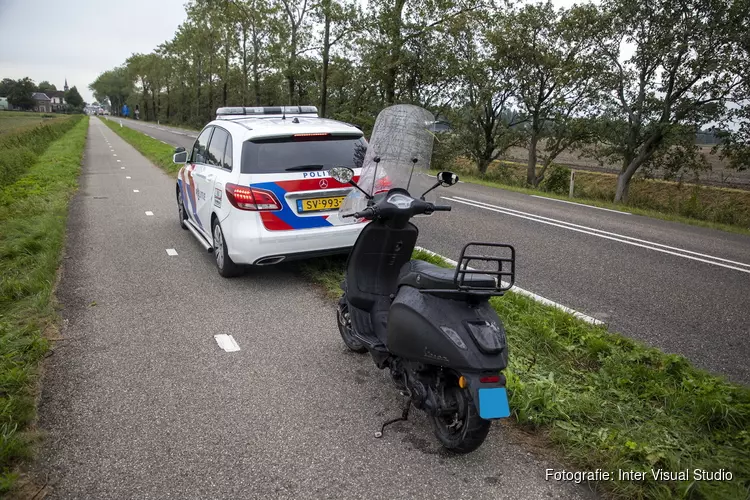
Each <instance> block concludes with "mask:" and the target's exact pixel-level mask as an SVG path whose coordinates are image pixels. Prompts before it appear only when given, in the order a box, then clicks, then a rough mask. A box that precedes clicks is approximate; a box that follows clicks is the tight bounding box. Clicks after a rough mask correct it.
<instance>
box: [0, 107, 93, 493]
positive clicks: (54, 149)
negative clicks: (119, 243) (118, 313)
mask: <svg viewBox="0 0 750 500" xmlns="http://www.w3.org/2000/svg"><path fill="white" fill-rule="evenodd" d="M82 118H83V117H81V116H77V117H75V118H73V119H72V120H73V121H74V126H73V127H72V129H71V130H69V131H68V132H67V133H65V134H64V135H62V134H61V136H60V137H59V138H58V139H57V140H55V141H54V142H52V141H50V142H51V145H49V147H46V145H43V146H42V147H43V150H42V151H39V153H41V156H39V157H38V159H37V161H35V162H34V163H33V165H31V167H30V168H29V169H28V170H26V171H24V172H23V174H22V175H21V176H20V177H19V178H18V180H16V181H15V182H14V183H12V184H8V185H5V186H0V227H2V228H3V229H2V232H0V276H2V278H0V493H2V492H6V491H8V490H9V489H10V488H11V487H12V485H13V483H14V481H15V479H16V474H15V472H14V467H15V465H16V464H17V463H18V462H19V460H21V459H23V458H26V457H28V456H29V455H30V452H31V451H30V450H31V447H30V445H31V442H32V440H33V434H32V433H30V432H26V431H27V428H28V426H29V424H31V423H32V422H33V420H34V418H35V413H36V405H35V397H36V381H37V376H38V363H39V361H40V360H41V359H42V357H43V356H44V354H45V353H46V352H47V348H48V338H54V336H55V335H54V333H55V332H56V331H57V327H56V322H57V315H56V312H55V299H54V296H53V290H54V286H55V282H56V274H57V269H58V266H59V264H60V259H61V254H62V248H63V242H64V238H65V227H66V220H67V214H68V201H69V199H70V197H71V196H72V194H73V192H74V191H75V189H76V186H77V178H78V172H79V170H80V166H81V157H82V155H83V147H84V143H85V140H86V130H87V126H88V118H83V119H82ZM44 149H46V151H44Z"/></svg>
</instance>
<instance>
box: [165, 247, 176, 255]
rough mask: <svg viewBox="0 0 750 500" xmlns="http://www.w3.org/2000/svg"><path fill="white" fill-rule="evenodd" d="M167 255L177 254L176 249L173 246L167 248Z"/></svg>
mask: <svg viewBox="0 0 750 500" xmlns="http://www.w3.org/2000/svg"><path fill="white" fill-rule="evenodd" d="M167 255H171V256H175V255H177V250H175V249H174V248H167Z"/></svg>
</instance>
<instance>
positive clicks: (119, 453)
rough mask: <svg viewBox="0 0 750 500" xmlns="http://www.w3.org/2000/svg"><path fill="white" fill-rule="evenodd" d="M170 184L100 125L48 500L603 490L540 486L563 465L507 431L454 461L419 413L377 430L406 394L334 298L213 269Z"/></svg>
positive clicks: (69, 266) (90, 161) (43, 418)
mask: <svg viewBox="0 0 750 500" xmlns="http://www.w3.org/2000/svg"><path fill="white" fill-rule="evenodd" d="M173 183H174V180H173V179H172V178H170V177H169V176H167V175H165V174H164V173H163V172H162V171H161V170H159V169H157V168H156V167H154V166H153V165H151V164H150V163H149V162H148V161H147V160H145V159H144V158H143V157H142V156H141V155H140V154H138V153H137V152H136V151H135V150H134V149H133V148H132V147H130V146H129V145H128V144H126V143H125V142H124V141H123V140H121V139H120V138H119V137H118V136H117V135H116V134H114V133H113V132H112V131H110V130H109V129H108V128H107V127H106V126H104V124H103V123H101V122H100V121H99V120H97V119H92V120H91V122H90V126H89V137H88V140H87V146H86V151H85V159H84V165H83V172H82V175H81V188H80V190H79V192H78V194H77V196H76V197H75V199H74V200H73V202H72V205H71V211H70V217H69V226H68V240H67V241H68V243H67V249H66V256H65V261H64V265H63V275H62V280H61V283H60V286H59V288H58V297H59V299H60V301H61V303H62V305H63V306H64V308H63V311H62V315H63V318H64V325H63V329H62V333H61V335H62V337H63V340H60V341H58V342H56V343H55V350H54V355H53V356H51V357H50V358H49V359H48V361H47V363H46V367H45V380H44V382H43V392H42V396H41V402H40V409H39V415H40V420H39V423H38V428H39V430H40V431H42V432H43V433H44V435H45V440H44V442H43V446H42V448H41V452H40V453H41V455H40V458H39V460H38V461H37V465H36V470H35V471H34V472H35V473H36V474H37V475H36V477H37V481H38V483H39V484H40V485H41V484H44V483H45V482H46V483H47V485H48V486H47V488H46V489H45V491H44V493H45V494H46V498H96V499H110V498H112V499H122V498H138V499H149V498H159V499H164V498H175V499H190V498H201V499H205V498H232V499H240V498H242V499H255V498H258V499H271V498H315V499H320V498H346V499H355V498H404V499H415V498H430V499H436V498H445V499H459V498H466V499H484V498H486V499H499V498H530V499H548V498H565V499H573V498H589V497H592V496H593V495H592V494H591V493H590V492H589V490H588V489H586V488H584V487H583V486H576V485H574V484H560V483H555V482H546V481H545V479H544V477H545V469H546V468H547V467H552V468H554V467H556V465H554V464H553V463H552V462H551V461H550V460H549V459H548V458H545V457H542V456H541V455H539V454H538V452H535V451H532V447H531V444H530V443H529V442H527V441H525V440H523V439H522V438H521V437H520V436H518V435H517V434H515V433H514V431H513V430H512V429H506V428H504V427H503V426H500V425H497V426H494V427H493V430H492V433H491V435H490V436H489V438H488V441H487V442H486V444H485V446H483V447H482V448H481V449H480V450H478V451H477V452H475V453H473V454H470V455H469V456H461V457H456V456H450V455H446V454H445V453H443V452H442V451H440V449H439V446H438V445H437V444H436V440H435V439H433V437H432V435H431V433H430V430H429V426H428V424H427V421H426V419H425V418H424V417H423V416H421V414H419V413H418V412H414V417H412V419H411V420H410V421H409V422H406V423H399V424H396V425H394V426H393V427H391V428H390V429H389V430H387V431H386V434H385V436H384V437H383V438H382V439H375V438H374V432H375V431H376V430H378V429H379V425H380V424H381V423H382V422H383V421H384V420H387V419H389V418H392V417H395V416H397V415H398V414H399V412H400V407H401V406H400V405H401V399H400V396H399V395H398V393H397V392H396V390H395V389H393V388H392V386H391V385H390V383H389V382H388V380H387V378H386V377H387V375H386V374H385V373H384V372H380V371H379V370H377V369H376V368H375V366H374V364H373V363H372V361H371V360H370V359H369V358H368V357H366V356H360V355H355V354H352V353H349V352H347V351H346V349H345V347H344V346H343V344H342V342H341V341H340V338H339V336H338V332H337V329H336V320H335V309H334V306H333V304H332V302H331V301H330V300H327V299H325V298H324V297H323V296H322V295H321V293H320V291H319V290H317V289H315V288H313V287H310V286H309V284H308V283H307V282H306V281H305V280H304V279H302V278H301V277H300V276H298V275H296V274H295V273H294V272H293V270H292V269H291V268H285V267H270V268H264V269H261V270H258V271H251V272H250V273H249V274H247V275H245V276H242V277H240V278H237V279H232V280H226V279H223V278H221V277H219V276H218V274H217V273H216V270H215V268H214V264H213V260H212V256H211V254H208V253H206V252H205V251H204V250H203V249H202V247H201V246H200V245H199V244H198V242H197V241H195V239H194V238H193V237H192V236H191V235H190V233H189V232H187V231H184V230H182V229H180V227H179V224H178V221H177V214H176V207H175V204H174V199H173V198H174V196H173V191H174V184H173ZM135 190H137V192H136V191H135ZM149 213H150V214H152V215H148V214H149ZM168 249H169V250H174V252H168V251H167V250H168ZM169 253H172V254H175V253H176V255H170V254H169ZM215 334H230V335H232V336H233V337H234V339H235V340H236V341H237V343H238V345H239V347H240V350H239V351H235V352H225V351H224V350H222V349H220V348H219V346H218V345H217V342H216V341H215V339H214V335H215ZM557 468H559V466H557Z"/></svg>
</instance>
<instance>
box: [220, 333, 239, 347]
mask: <svg viewBox="0 0 750 500" xmlns="http://www.w3.org/2000/svg"><path fill="white" fill-rule="evenodd" d="M214 339H216V343H217V344H219V347H221V348H222V349H224V350H225V351H226V352H237V351H239V350H240V346H239V345H238V344H237V342H236V341H235V340H234V337H232V336H231V335H227V334H224V333H222V334H219V335H214Z"/></svg>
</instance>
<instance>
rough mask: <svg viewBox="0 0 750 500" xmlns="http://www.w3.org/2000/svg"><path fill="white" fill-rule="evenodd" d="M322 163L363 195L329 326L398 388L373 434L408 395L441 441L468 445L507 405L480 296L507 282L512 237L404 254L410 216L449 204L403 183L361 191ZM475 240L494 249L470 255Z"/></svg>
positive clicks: (499, 290)
mask: <svg viewBox="0 0 750 500" xmlns="http://www.w3.org/2000/svg"><path fill="white" fill-rule="evenodd" d="M378 161H379V159H378V158H376V159H375V162H378ZM330 173H331V176H332V177H333V178H334V179H336V180H337V181H339V182H342V183H349V184H351V185H353V186H354V187H355V188H357V189H359V191H361V192H362V193H364V194H365V196H366V197H367V200H368V201H367V208H364V209H363V210H362V211H360V212H356V213H353V214H350V215H349V216H353V217H356V218H358V219H365V220H369V221H372V222H370V223H369V224H367V226H365V228H364V229H363V230H362V232H361V233H360V235H359V238H358V239H357V241H356V243H355V245H354V247H353V248H352V250H351V253H350V254H349V259H348V262H347V266H346V279H345V280H344V282H343V283H342V285H341V287H342V290H343V291H344V294H343V296H342V297H341V299H340V301H339V304H338V326H339V332H340V333H341V337H342V339H343V341H344V343H345V344H346V346H347V347H348V348H349V349H350V350H352V351H354V352H358V353H365V352H369V353H370V354H371V355H372V358H373V360H374V361H375V364H376V365H377V366H378V368H380V369H384V368H388V369H389V370H390V373H391V377H392V380H393V382H394V383H395V384H396V386H397V387H398V388H400V389H401V391H402V394H403V395H404V396H408V400H407V401H406V406H405V408H404V410H403V413H402V415H401V417H400V418H396V419H393V420H390V421H388V422H385V423H384V424H383V425H382V427H381V429H380V431H379V432H377V433H376V434H375V437H382V435H383V432H384V430H385V427H386V426H388V425H390V424H393V423H395V422H399V421H404V420H407V418H408V415H409V409H410V407H411V406H412V405H414V406H415V407H416V408H418V409H420V410H423V411H425V412H426V413H427V414H428V416H429V418H430V420H431V422H432V426H433V428H434V432H435V435H436V437H437V438H438V440H439V441H440V443H441V444H442V445H443V446H444V447H445V448H446V449H448V450H450V451H452V452H456V453H469V452H471V451H474V450H476V449H477V448H478V447H479V446H480V445H481V444H482V442H483V441H484V439H485V438H486V437H487V433H488V432H489V430H490V426H491V421H492V420H495V419H499V418H504V417H508V416H509V415H510V409H509V405H508V396H507V392H506V389H505V377H504V375H503V374H502V373H501V371H502V370H503V369H505V367H506V365H507V363H508V348H507V345H506V337H505V330H504V328H503V324H502V322H501V321H500V319H499V318H498V316H497V314H496V313H495V311H494V310H493V308H492V307H491V306H490V304H489V298H490V297H492V296H499V295H502V294H503V292H505V291H507V290H508V289H510V288H511V286H512V285H513V282H514V278H515V251H514V249H513V247H511V246H510V245H500V244H495V243H469V244H467V245H466V246H465V247H464V248H463V250H462V252H461V257H460V259H459V261H458V265H457V267H456V268H455V269H445V268H442V267H438V266H436V265H434V264H431V263H428V262H425V261H421V260H412V259H411V257H412V252H413V250H414V247H415V245H416V241H417V236H418V233H419V231H418V229H417V227H416V226H415V225H414V224H412V223H411V222H410V219H411V218H412V217H414V216H416V215H421V214H424V215H430V214H432V213H433V212H437V211H450V209H451V207H450V206H439V205H434V204H432V203H429V202H426V201H424V194H423V195H422V196H421V197H420V199H416V198H413V197H412V196H411V195H410V194H409V192H408V191H407V190H406V189H403V188H394V189H390V190H389V191H388V192H387V193H379V194H376V195H375V196H371V195H369V194H367V193H366V192H365V191H363V190H362V189H360V188H359V186H357V184H356V183H355V182H354V181H352V176H353V174H354V173H353V171H352V170H351V169H348V168H344V167H336V168H333V169H331V172H330ZM437 178H438V179H437V183H436V184H435V185H434V186H432V187H431V188H430V189H429V190H428V191H427V192H429V191H432V190H433V189H435V188H437V187H438V186H443V187H448V186H452V185H453V184H455V183H456V182H458V176H457V175H455V174H454V173H452V172H441V173H439V174H438V175H437ZM425 194H427V193H425ZM344 217H346V215H345V216H344ZM482 249H484V250H485V251H489V250H490V249H492V250H493V251H494V253H498V252H499V253H500V254H501V255H502V256H501V257H492V256H484V255H477V254H476V253H477V251H482ZM470 262H485V263H491V264H492V266H489V267H492V268H495V267H496V270H494V271H477V270H473V269H472V268H470V267H469V263H470ZM485 267H488V266H486V265H485ZM503 278H505V279H507V282H506V283H504V282H503Z"/></svg>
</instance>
